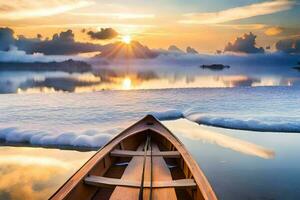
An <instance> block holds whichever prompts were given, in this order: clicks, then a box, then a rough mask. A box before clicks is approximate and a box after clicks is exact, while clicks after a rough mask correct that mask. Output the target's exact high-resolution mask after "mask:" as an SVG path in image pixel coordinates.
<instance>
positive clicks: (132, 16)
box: [70, 12, 155, 19]
mask: <svg viewBox="0 0 300 200" xmlns="http://www.w3.org/2000/svg"><path fill="white" fill-rule="evenodd" d="M70 14H71V15H77V16H85V17H106V18H116V19H152V18H155V15H154V14H137V13H90V12H89V13H84V12H76V13H70Z"/></svg>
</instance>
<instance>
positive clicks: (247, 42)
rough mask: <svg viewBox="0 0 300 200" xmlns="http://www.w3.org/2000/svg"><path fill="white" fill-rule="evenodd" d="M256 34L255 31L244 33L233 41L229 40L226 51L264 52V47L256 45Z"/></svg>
mask: <svg viewBox="0 0 300 200" xmlns="http://www.w3.org/2000/svg"><path fill="white" fill-rule="evenodd" d="M255 40H256V35H254V34H253V33H251V32H250V33H249V34H247V33H246V34H244V36H243V37H238V38H236V40H235V41H234V42H233V43H231V42H229V43H228V44H227V45H226V46H225V48H224V51H230V52H237V53H264V52H265V50H264V48H262V47H256V42H255Z"/></svg>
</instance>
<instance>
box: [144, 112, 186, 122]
mask: <svg viewBox="0 0 300 200" xmlns="http://www.w3.org/2000/svg"><path fill="white" fill-rule="evenodd" d="M149 114H151V115H153V116H154V117H156V118H157V119H159V120H175V119H180V118H183V113H182V112H181V111H180V110H165V111H161V112H150V113H149Z"/></svg>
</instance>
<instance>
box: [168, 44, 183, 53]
mask: <svg viewBox="0 0 300 200" xmlns="http://www.w3.org/2000/svg"><path fill="white" fill-rule="evenodd" d="M168 51H170V52H178V53H184V51H182V50H181V49H180V48H178V47H177V46H176V45H171V46H169V48H168Z"/></svg>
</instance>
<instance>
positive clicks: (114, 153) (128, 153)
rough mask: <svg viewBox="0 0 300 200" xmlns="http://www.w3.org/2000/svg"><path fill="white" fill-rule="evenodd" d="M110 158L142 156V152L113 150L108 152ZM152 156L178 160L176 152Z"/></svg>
mask: <svg viewBox="0 0 300 200" xmlns="http://www.w3.org/2000/svg"><path fill="white" fill-rule="evenodd" d="M110 155H111V156H115V157H132V156H144V152H143V151H128V150H119V149H115V150H113V151H111V152H110ZM147 156H150V151H147ZM152 156H162V157H164V158H180V157H181V156H180V153H179V152H178V151H160V152H153V153H152Z"/></svg>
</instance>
